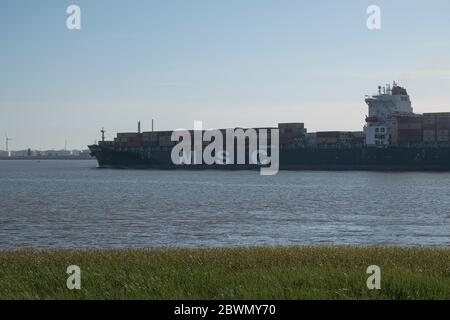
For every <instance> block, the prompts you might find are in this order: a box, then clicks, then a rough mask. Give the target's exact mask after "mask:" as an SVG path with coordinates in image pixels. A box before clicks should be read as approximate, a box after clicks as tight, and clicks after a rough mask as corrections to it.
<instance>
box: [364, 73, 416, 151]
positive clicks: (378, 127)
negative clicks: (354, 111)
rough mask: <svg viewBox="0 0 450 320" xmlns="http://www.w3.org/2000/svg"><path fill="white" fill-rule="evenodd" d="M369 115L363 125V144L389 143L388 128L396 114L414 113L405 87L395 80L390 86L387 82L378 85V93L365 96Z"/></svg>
mask: <svg viewBox="0 0 450 320" xmlns="http://www.w3.org/2000/svg"><path fill="white" fill-rule="evenodd" d="M365 102H366V104H367V105H368V107H369V115H368V116H367V118H366V123H367V124H366V126H365V127H364V133H365V144H366V145H367V146H385V145H389V144H391V140H390V139H389V133H390V129H391V127H392V126H393V124H394V123H395V117H396V116H412V115H414V112H413V108H412V105H411V99H410V97H409V95H408V92H407V91H406V89H405V88H402V87H400V86H398V85H397V84H396V83H395V82H394V83H393V86H392V88H391V85H390V84H388V85H386V86H384V87H381V86H379V87H378V94H376V95H372V96H366V99H365Z"/></svg>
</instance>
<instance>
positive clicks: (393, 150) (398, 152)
mask: <svg viewBox="0 0 450 320" xmlns="http://www.w3.org/2000/svg"><path fill="white" fill-rule="evenodd" d="M89 149H90V150H91V155H92V156H94V157H95V158H96V159H97V161H98V167H99V168H124V169H125V168H133V169H168V170H169V169H184V170H205V169H213V170H252V169H259V168H260V166H258V165H238V164H233V165H230V164H228V165H217V164H216V165H205V164H202V165H174V164H173V163H172V161H171V158H170V154H171V152H170V150H162V151H155V150H150V149H145V148H138V149H134V150H114V149H113V148H108V147H102V146H98V145H92V146H89ZM279 169H280V170H369V171H450V147H439V148H438V147H388V148H367V147H354V148H326V149H320V148H315V149H313V148H311V149H308V148H297V149H286V150H283V149H282V150H280V166H279Z"/></svg>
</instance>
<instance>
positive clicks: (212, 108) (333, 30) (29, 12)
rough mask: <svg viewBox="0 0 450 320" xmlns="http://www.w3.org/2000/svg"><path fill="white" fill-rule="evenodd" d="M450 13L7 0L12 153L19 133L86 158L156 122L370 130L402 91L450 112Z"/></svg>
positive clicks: (30, 141)
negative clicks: (72, 21)
mask: <svg viewBox="0 0 450 320" xmlns="http://www.w3.org/2000/svg"><path fill="white" fill-rule="evenodd" d="M71 4H76V5H78V6H79V7H80V9H81V30H69V29H68V28H67V27H66V19H67V18H68V16H69V15H68V14H67V13H66V9H67V7H68V6H69V5H71ZM372 4H375V5H378V6H379V7H380V9H381V29H380V30H369V29H368V28H367V26H366V20H367V18H368V17H369V15H368V14H367V12H366V10H367V7H368V6H369V5H372ZM449 15H450V1H448V0H434V1H432V2H430V1H414V0H413V1H411V0H409V1H406V0H396V1H381V0H380V1H379V0H372V1H365V0H346V1H345V0H343V1H334V0H315V1H312V0H311V1H302V0H226V1H225V0H221V1H219V0H189V1H186V0H160V1H156V0H142V1H141V0H131V1H122V0H107V1H106V0H73V1H65V0H46V1H35V0H2V1H1V2H0V136H1V137H2V139H1V140H0V141H2V142H1V143H0V149H4V144H5V143H4V140H5V139H4V136H5V134H7V135H8V136H9V137H10V138H12V139H13V140H12V141H10V143H9V144H10V149H11V150H19V149H25V148H32V149H53V148H55V149H62V148H64V145H65V142H66V141H67V147H68V148H69V149H85V148H86V146H87V145H88V144H91V143H94V142H95V141H96V140H99V138H100V129H101V127H105V130H106V137H107V138H109V139H112V138H113V137H114V135H115V133H116V132H124V131H136V130H137V121H138V120H140V121H141V122H142V127H143V130H144V131H149V130H151V119H155V129H156V130H172V129H178V128H188V129H191V128H193V125H194V121H195V120H202V121H203V125H204V128H222V127H237V126H242V127H260V126H276V125H277V123H279V122H304V123H305V126H306V127H307V128H308V131H310V132H311V131H320V130H362V126H363V124H364V118H365V115H366V114H367V107H366V105H365V103H364V96H365V95H366V94H373V93H375V92H376V91H377V86H378V85H380V84H385V83H389V82H392V81H393V80H395V81H397V82H398V83H399V84H400V85H402V86H405V87H406V88H407V89H408V92H409V94H410V96H411V99H412V103H413V108H414V110H415V112H419V113H421V112H434V111H449V112H450V41H449V39H450V37H449V36H450V19H449Z"/></svg>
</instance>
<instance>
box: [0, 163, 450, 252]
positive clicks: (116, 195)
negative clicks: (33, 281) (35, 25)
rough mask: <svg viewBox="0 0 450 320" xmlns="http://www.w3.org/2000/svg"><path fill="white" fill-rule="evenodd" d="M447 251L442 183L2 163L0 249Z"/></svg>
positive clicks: (440, 177) (449, 197) (410, 176)
mask: <svg viewBox="0 0 450 320" xmlns="http://www.w3.org/2000/svg"><path fill="white" fill-rule="evenodd" d="M318 244H357V245H375V244H380V245H381V244H383V245H406V246H449V245H450V173H376V172H313V171H303V172H280V173H279V174H278V175H276V176H272V177H267V176H260V175H259V173H258V172H257V171H254V172H253V171H239V172H235V171H198V172H193V171H141V170H108V169H97V168H96V162H95V161H67V160H66V161H64V160H63V161H41V162H37V161H0V248H3V249H5V248H23V247H34V248H48V247H54V248H94V247H95V248H112V247H168V246H176V247H206V246H256V245H258V246H259V245H318Z"/></svg>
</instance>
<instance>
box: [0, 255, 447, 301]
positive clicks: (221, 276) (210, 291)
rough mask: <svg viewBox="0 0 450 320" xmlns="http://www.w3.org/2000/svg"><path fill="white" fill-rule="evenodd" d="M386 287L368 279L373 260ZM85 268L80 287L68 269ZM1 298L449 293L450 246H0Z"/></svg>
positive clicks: (422, 295)
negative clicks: (72, 284) (70, 281)
mask: <svg viewBox="0 0 450 320" xmlns="http://www.w3.org/2000/svg"><path fill="white" fill-rule="evenodd" d="M373 264H375V265H378V266H379V267H380V268H381V289H380V290H369V289H368V288H367V286H366V281H367V278H368V277H369V276H370V275H369V274H366V269H367V267H368V266H369V265H373ZM69 265H78V266H79V267H80V268H81V290H73V291H72V290H68V289H67V287H66V280H67V277H68V276H69V275H68V274H66V269H67V267H68V266H69ZM0 298H1V299H445V300H448V299H450V249H448V248H446V249H445V248H442V249H433V248H385V247H367V248H366V247H283V248H222V249H220V248H214V249H161V250H159V249H149V250H134V249H124V250H98V251H97V250H88V251H64V250H54V251H51V250H50V251H36V250H20V251H0Z"/></svg>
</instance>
